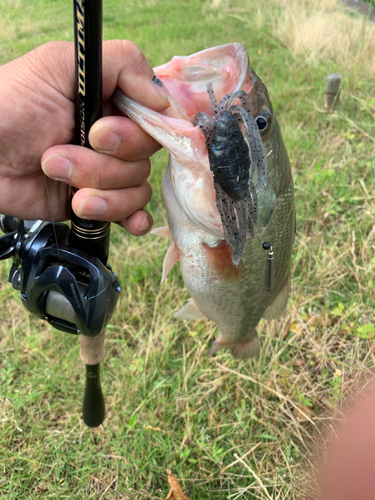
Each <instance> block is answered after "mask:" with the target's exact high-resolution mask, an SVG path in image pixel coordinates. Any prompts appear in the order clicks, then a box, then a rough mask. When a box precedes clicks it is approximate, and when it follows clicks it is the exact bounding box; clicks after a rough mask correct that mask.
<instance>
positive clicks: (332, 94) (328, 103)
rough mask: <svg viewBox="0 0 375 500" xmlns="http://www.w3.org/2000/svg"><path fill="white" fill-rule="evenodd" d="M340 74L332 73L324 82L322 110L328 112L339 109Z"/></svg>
mask: <svg viewBox="0 0 375 500" xmlns="http://www.w3.org/2000/svg"><path fill="white" fill-rule="evenodd" d="M340 88H341V75H340V73H332V74H331V75H329V76H328V77H327V80H326V92H325V95H324V108H325V109H326V110H328V111H336V110H338V109H339V108H340Z"/></svg>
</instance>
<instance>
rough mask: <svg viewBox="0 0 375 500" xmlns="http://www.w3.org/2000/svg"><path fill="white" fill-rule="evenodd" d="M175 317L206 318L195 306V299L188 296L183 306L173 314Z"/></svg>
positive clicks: (182, 318)
mask: <svg viewBox="0 0 375 500" xmlns="http://www.w3.org/2000/svg"><path fill="white" fill-rule="evenodd" d="M174 317H175V318H176V319H181V320H186V319H194V320H199V319H207V316H205V315H204V314H203V313H202V311H201V310H200V309H199V307H198V306H197V304H196V302H195V300H194V299H193V298H190V299H189V300H188V301H187V302H186V304H185V305H184V306H182V308H181V309H180V310H179V311H178V312H177V313H176V314H175V315H174Z"/></svg>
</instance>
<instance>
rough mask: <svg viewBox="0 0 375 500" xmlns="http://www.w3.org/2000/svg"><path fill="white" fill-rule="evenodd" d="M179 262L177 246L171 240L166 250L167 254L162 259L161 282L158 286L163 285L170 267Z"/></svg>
mask: <svg viewBox="0 0 375 500" xmlns="http://www.w3.org/2000/svg"><path fill="white" fill-rule="evenodd" d="M179 260H180V252H179V249H178V246H177V243H176V242H175V241H174V240H172V241H171V244H170V245H169V248H168V250H167V253H166V254H165V257H164V262H163V274H162V277H161V282H160V284H162V283H163V281H164V280H165V278H166V277H167V276H168V273H169V271H170V270H171V269H172V267H173V266H174V265H175V264H176V262H178V261H179Z"/></svg>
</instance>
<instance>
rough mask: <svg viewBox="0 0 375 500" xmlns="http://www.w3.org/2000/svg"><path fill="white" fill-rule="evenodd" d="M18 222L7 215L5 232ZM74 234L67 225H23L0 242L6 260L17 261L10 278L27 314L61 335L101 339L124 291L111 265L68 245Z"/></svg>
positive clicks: (30, 222) (1, 256)
mask: <svg viewBox="0 0 375 500" xmlns="http://www.w3.org/2000/svg"><path fill="white" fill-rule="evenodd" d="M12 219H13V220H12ZM16 221H17V220H16V219H14V218H12V217H9V216H5V217H4V216H3V218H2V228H3V231H5V232H7V231H9V229H10V228H12V226H13V228H14V225H15V224H16ZM30 226H31V227H30ZM27 227H29V229H27ZM69 232H70V228H69V226H68V225H67V224H63V223H57V224H52V223H46V222H42V221H26V227H25V222H24V221H23V220H19V221H18V227H17V230H14V231H12V232H8V233H7V234H6V235H5V236H3V237H1V238H0V260H4V259H7V258H9V257H12V258H13V265H12V267H11V270H10V272H9V278H8V279H9V282H11V283H12V285H13V288H15V289H16V290H19V291H20V292H21V299H22V302H23V304H24V306H25V307H26V309H28V310H29V311H30V312H31V313H33V314H35V315H36V316H38V317H39V318H42V319H44V320H46V321H48V323H50V324H51V325H52V326H53V327H54V328H56V329H58V330H62V331H64V332H67V333H73V334H78V333H79V334H82V335H85V336H87V337H96V336H98V335H99V334H100V333H101V332H102V331H103V330H104V329H105V328H106V326H107V324H108V322H109V320H110V318H111V316H112V313H113V311H114V309H115V306H116V303H117V301H118V298H119V295H120V292H121V287H120V284H119V281H118V279H117V276H116V275H115V274H114V273H113V271H112V270H111V268H110V267H109V266H105V265H104V264H103V263H102V262H101V261H100V260H99V259H98V258H97V257H94V256H92V255H89V254H87V253H85V252H82V251H80V250H76V249H75V248H72V247H70V246H68V235H69Z"/></svg>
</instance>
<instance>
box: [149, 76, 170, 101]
mask: <svg viewBox="0 0 375 500" xmlns="http://www.w3.org/2000/svg"><path fill="white" fill-rule="evenodd" d="M152 83H153V85H154V89H155V90H156V92H157V93H158V94H160V95H161V96H162V97H163V98H165V97H168V96H169V95H170V93H169V92H168V89H167V87H166V86H165V85H164V84H163V82H162V81H161V80H160V79H159V78H158V77H157V76H156V75H154V76H153V77H152Z"/></svg>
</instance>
